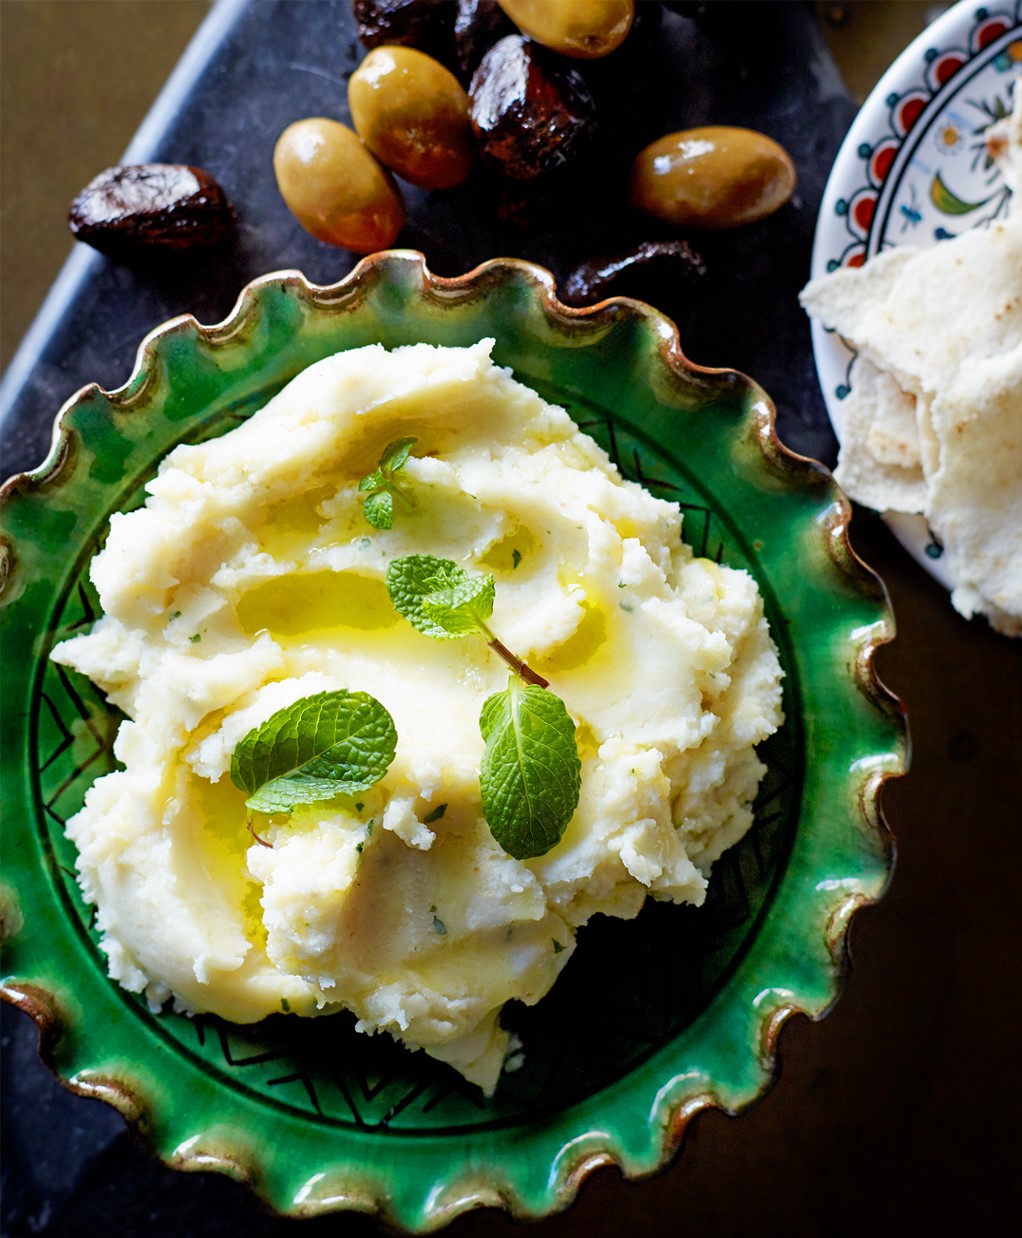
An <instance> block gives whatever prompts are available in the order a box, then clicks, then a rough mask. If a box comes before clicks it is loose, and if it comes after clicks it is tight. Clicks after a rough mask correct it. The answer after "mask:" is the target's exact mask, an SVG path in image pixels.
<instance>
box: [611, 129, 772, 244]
mask: <svg viewBox="0 0 1022 1238" xmlns="http://www.w3.org/2000/svg"><path fill="white" fill-rule="evenodd" d="M795 180H796V177H795V165H794V164H793V163H792V161H791V157H790V156H789V155H788V152H787V151H786V150H785V149H784V147H783V146H779V145H778V144H777V143H776V142H775V141H773V139H772V138H768V137H767V136H766V135H765V134H762V133H757V132H756V131H755V130H754V129H734V128H730V127H729V126H726V125H711V126H709V127H707V128H704V129H684V130H682V131H681V132H680V133H669V134H667V135H666V137H662V138H658V139H657V141H655V142H651V143H650V145H649V146H647V147H645V149H644V150H641V151H640V152H639V154H638V155H637V156H636V158H635V162H634V164H633V165H632V176H631V198H632V205H633V206H635V207H637V208H638V209H639V210H641V211H645V212H646V213H647V214H649V215H655V216H656V217H657V218H658V219H666V220H667V221H668V222H669V223H672V224H679V225H680V226H681V227H688V228H710V229H718V228H737V227H739V226H740V225H741V224H748V223H753V222H754V221H755V220H757V219H763V218H764V216H766V215H769V214H771V213H772V212H773V211H776V210H777V208H778V207H779V206H783V205H784V203H785V202H787V200H788V199H789V198H790V197H791V195H792V193H793V192H794V190H795Z"/></svg>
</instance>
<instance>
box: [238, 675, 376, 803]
mask: <svg viewBox="0 0 1022 1238" xmlns="http://www.w3.org/2000/svg"><path fill="white" fill-rule="evenodd" d="M396 744H397V732H396V731H395V730H394V720H393V719H392V718H391V716H390V714H389V713H388V712H387V710H386V709H385V708H384V707H383V706H382V705H381V704H380V702H379V701H378V700H376V698H375V697H372V696H370V695H369V694H368V693H367V692H346V691H344V690H340V691H337V692H319V693H317V694H316V695H315V696H306V697H303V698H302V699H301V700H300V701H295V702H294V704H293V705H288V706H287V708H286V709H280V710H278V711H277V712H276V713H275V714H274V715H273V716H272V717H271V718H268V719H267V720H266V721H265V722H264V723H263V724H262V726H257V727H256V728H255V729H254V730H252V731H249V733H248V734H247V735H246V736H245V737H244V738H243V739H242V740H241V742H240V743H239V744H238V746H237V747H236V748H235V750H234V753H233V755H232V757H231V781H232V782H233V783H234V785H235V786H236V787H238V788H239V789H240V790H242V791H246V792H247V793H248V799H247V800H246V801H245V802H246V804H247V806H248V807H249V808H251V809H254V810H255V811H256V812H287V811H289V810H290V809H292V808H294V807H295V805H296V804H314V803H317V802H319V801H320V800H328V799H333V797H334V796H335V795H353V794H354V793H355V792H357V791H365V790H367V789H368V788H369V787H371V786H373V785H374V784H375V783H377V782H379V781H380V779H381V778H382V777H383V776H384V774H385V773H386V772H387V770H388V768H389V767H390V763H391V761H393V759H394V749H395V747H396Z"/></svg>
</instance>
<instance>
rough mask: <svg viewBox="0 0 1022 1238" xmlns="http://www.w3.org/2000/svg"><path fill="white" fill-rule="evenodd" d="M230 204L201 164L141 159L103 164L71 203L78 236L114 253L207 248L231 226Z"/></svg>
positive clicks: (223, 238) (71, 218)
mask: <svg viewBox="0 0 1022 1238" xmlns="http://www.w3.org/2000/svg"><path fill="white" fill-rule="evenodd" d="M235 223H236V220H235V213H234V208H233V207H232V206H231V204H230V202H229V201H228V200H227V196H226V194H225V193H224V191H223V190H222V189H221V188H220V186H219V185H218V184H217V182H216V181H215V180H214V179H213V178H212V176H210V175H209V173H208V172H204V171H203V170H202V169H201V168H193V167H190V166H188V165H186V164H178V163H140V164H126V165H123V166H120V167H113V168H107V169H106V170H105V171H103V172H100V174H99V175H98V176H97V177H95V178H94V179H93V180H91V181H90V182H89V184H88V185H86V186H85V188H84V189H83V190H82V191H81V193H80V194H78V196H77V197H76V198H75V199H74V201H73V202H72V203H71V209H70V210H69V212H68V225H69V227H70V229H71V232H72V233H73V234H74V236H75V237H76V239H77V240H79V241H84V242H85V243H86V244H87V245H91V246H93V248H94V249H99V250H102V251H103V252H104V253H107V254H111V255H115V256H118V255H120V256H126V255H130V254H132V253H141V252H146V251H156V252H160V251H174V252H176V251H179V250H184V249H208V248H212V247H213V246H215V245H221V244H223V243H224V242H225V241H226V240H228V239H229V238H230V237H231V236H232V235H233V233H234V230H235Z"/></svg>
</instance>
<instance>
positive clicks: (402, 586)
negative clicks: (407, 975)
mask: <svg viewBox="0 0 1022 1238" xmlns="http://www.w3.org/2000/svg"><path fill="white" fill-rule="evenodd" d="M387 592H388V593H389V594H390V600H391V601H392V602H393V603H394V608H395V609H396V610H397V611H398V612H399V614H401V615H403V616H404V618H405V619H407V620H408V622H409V623H410V624H412V626H413V627H415V628H417V629H418V630H419V631H420V632H422V633H424V634H425V635H426V636H433V637H436V638H438V639H442V640H447V639H451V638H454V637H459V636H466V635H468V634H469V633H471V632H479V633H480V634H481V635H482V636H484V637H485V639H486V642H487V644H488V645H489V646H490V648H491V649H493V650H494V652H495V653H497V654H499V655H500V657H502V658H503V659H504V661H505V662H507V664H508V665H509V666H510V667H511V669H512V671H513V672H514V674H513V675H511V677H510V679H509V682H508V686H507V688H506V689H505V690H504V691H503V692H496V693H494V694H493V696H490V697H488V698H487V700H486V701H485V702H484V704H483V709H482V713H481V714H480V716H479V728H480V730H481V731H482V735H483V740H484V741H485V748H484V750H483V759H482V763H481V765H480V769H479V787H480V791H481V793H482V805H483V815H484V816H485V818H486V820H487V822H488V824H489V826H490V831H491V832H492V834H493V837H494V838H495V839H496V840H497V842H498V843H499V844H500V845H501V846H502V847H503V848H504V850H505V851H506V852H507V853H508V854H509V855H512V856H514V857H515V859H518V860H526V859H530V858H532V857H533V856H537V855H544V854H545V853H546V852H547V851H549V850H550V848H551V847H553V846H555V845H556V844H557V842H558V840H559V839H560V838H561V836H562V834H563V833H564V831H565V828H566V827H567V824H568V822H569V821H570V820H571V817H572V814H573V813H574V811H575V809H576V807H577V806H578V797H579V789H580V786H581V769H582V763H581V760H580V759H579V755H578V744H577V742H576V739H575V724H574V722H573V721H572V720H571V717H570V715H569V714H568V710H567V708H566V707H565V704H564V702H563V701H562V700H561V699H560V697H558V696H557V695H556V694H555V693H553V692H548V691H546V689H547V687H548V686H549V685H548V682H547V680H545V679H544V678H543V677H542V675H538V674H537V673H536V672H535V671H534V670H532V669H531V667H529V666H526V664H525V663H524V662H523V661H522V659H521V658H519V657H517V656H516V655H515V654H513V653H512V652H511V651H510V650H509V649H508V648H507V646H506V645H504V644H503V643H502V642H501V641H499V640H498V639H497V637H496V636H494V634H493V633H492V632H491V631H490V629H489V627H488V626H487V622H486V621H487V620H488V619H489V618H490V616H491V615H492V613H493V602H494V593H495V585H494V580H493V577H492V576H490V575H488V574H483V575H477V576H474V575H470V574H469V573H468V572H466V571H465V570H464V568H461V567H459V566H458V565H457V564H456V563H454V562H453V561H452V560H451V559H438V558H435V557H434V556H432V555H407V556H406V557H405V558H403V559H395V560H393V562H392V563H391V564H390V566H389V567H388V568H387Z"/></svg>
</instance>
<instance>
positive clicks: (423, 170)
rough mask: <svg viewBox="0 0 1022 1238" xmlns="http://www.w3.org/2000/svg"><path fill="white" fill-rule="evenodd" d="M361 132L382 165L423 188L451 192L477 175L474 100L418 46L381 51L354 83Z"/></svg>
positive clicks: (351, 93) (354, 112)
mask: <svg viewBox="0 0 1022 1238" xmlns="http://www.w3.org/2000/svg"><path fill="white" fill-rule="evenodd" d="M348 106H349V107H350V108H351V119H352V123H353V124H354V126H355V129H356V131H357V133H358V135H359V137H360V138H361V139H362V141H363V142H365V144H366V146H368V147H369V149H370V150H371V151H372V152H373V154H374V155H375V156H376V157H377V159H379V160H380V162H381V163H384V164H386V165H387V167H388V168H391V169H393V171H395V172H396V173H397V174H398V176H403V177H404V178H405V180H406V181H410V182H411V183H412V184H413V185H419V186H420V187H421V188H423V189H450V188H451V186H452V185H459V184H461V182H462V181H463V180H464V179H465V178H466V177H467V176H468V174H469V173H470V172H471V171H472V166H473V164H474V163H475V143H474V139H473V137H472V125H471V123H470V122H469V110H468V108H469V105H468V95H467V94H466V93H465V91H464V90H463V89H462V88H461V85H460V83H459V82H458V79H457V78H456V77H455V76H454V74H453V73H450V72H449V71H448V70H447V69H445V68H444V66H443V65H442V64H440V62H439V61H437V60H434V59H433V57H432V56H427V55H426V54H425V52H420V51H416V49H415V48H414V47H376V48H374V49H373V50H372V51H371V52H370V53H369V55H368V56H366V58H365V59H364V60H363V61H362V63H361V64H360V65H359V66H358V68H357V69H356V70H355V72H354V73H353V74H352V75H351V80H350V81H349V82H348Z"/></svg>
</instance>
